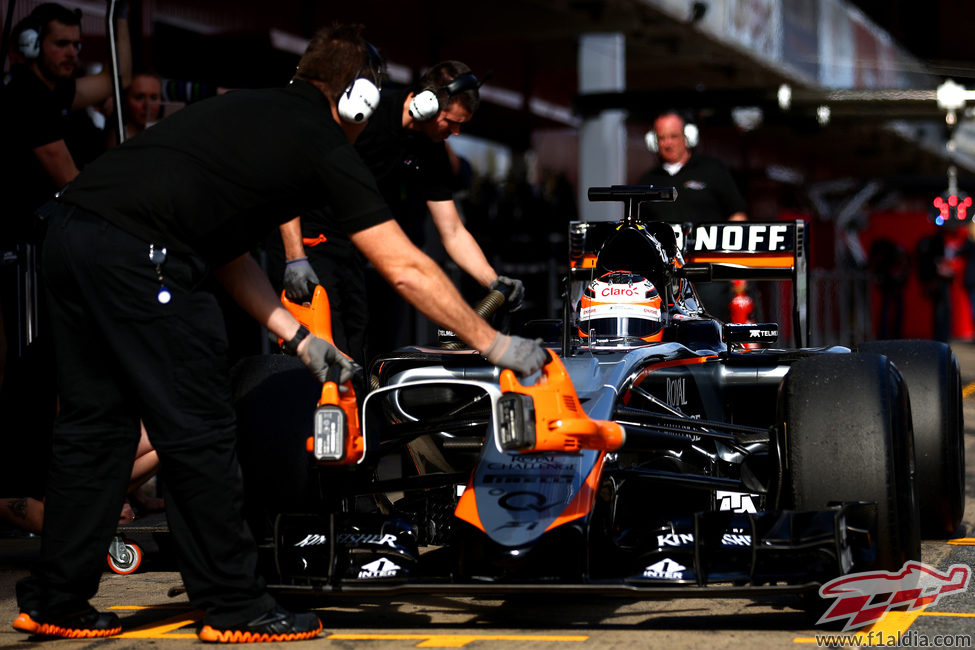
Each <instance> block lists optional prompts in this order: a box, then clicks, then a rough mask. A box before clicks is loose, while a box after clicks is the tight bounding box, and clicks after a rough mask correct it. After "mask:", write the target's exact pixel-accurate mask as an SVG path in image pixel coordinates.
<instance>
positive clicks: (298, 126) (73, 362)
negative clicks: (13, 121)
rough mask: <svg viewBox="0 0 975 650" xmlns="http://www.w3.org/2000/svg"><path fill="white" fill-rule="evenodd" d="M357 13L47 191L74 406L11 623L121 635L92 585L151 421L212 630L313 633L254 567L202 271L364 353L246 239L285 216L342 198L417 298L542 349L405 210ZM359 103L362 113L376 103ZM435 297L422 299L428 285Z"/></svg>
mask: <svg viewBox="0 0 975 650" xmlns="http://www.w3.org/2000/svg"><path fill="white" fill-rule="evenodd" d="M360 34H361V29H360V28H358V27H346V26H334V27H331V28H327V29H324V30H322V31H320V32H319V33H318V34H316V35H315V37H314V38H313V39H312V41H311V43H310V44H309V46H308V49H307V51H306V52H305V54H304V55H303V56H302V58H301V61H300V63H299V66H298V70H297V71H296V73H295V79H294V80H293V82H292V84H291V85H289V86H288V87H287V88H281V89H269V90H251V91H243V90H242V91H236V92H231V93H227V94H225V95H221V96H218V97H214V98H211V99H207V100H204V101H201V102H198V103H195V104H192V105H190V106H188V107H186V108H184V109H183V110H181V111H179V112H178V113H176V114H174V115H172V116H170V117H168V118H166V119H165V120H163V121H162V122H160V123H159V124H158V125H156V126H154V127H153V128H151V129H147V130H145V131H144V132H142V133H140V134H139V135H137V136H136V137H134V138H133V139H132V140H129V141H127V142H125V143H124V144H122V145H121V146H119V147H117V148H115V149H112V150H110V151H108V152H106V153H105V154H104V155H103V156H102V157H101V158H99V159H98V160H96V161H94V162H93V163H92V164H91V165H90V166H89V167H88V168H87V169H86V170H85V171H84V172H83V173H82V174H81V175H80V176H79V177H78V178H77V179H76V180H75V181H73V182H72V183H71V184H70V185H69V186H68V187H67V188H66V189H65V190H63V191H62V192H61V193H60V195H59V199H58V200H57V201H52V202H50V203H48V204H46V205H45V206H43V207H42V209H41V212H42V214H43V215H44V216H45V217H46V218H47V219H48V220H49V226H48V229H47V236H46V239H45V243H44V247H45V252H44V266H43V271H44V274H45V277H46V279H47V282H48V287H49V303H50V310H51V320H52V325H53V330H54V334H55V340H56V344H57V346H56V347H57V363H58V380H59V384H60V395H61V410H60V413H59V416H58V420H57V423H56V426H55V431H54V461H53V468H52V471H51V476H50V483H49V485H50V488H49V492H48V497H47V503H46V509H45V510H46V512H45V521H44V536H43V540H42V548H41V557H40V560H39V562H38V564H37V565H36V567H35V568H34V570H33V571H32V575H31V576H30V577H29V578H25V579H24V580H22V581H21V582H20V583H18V588H17V596H18V603H19V606H20V608H21V614H20V616H18V618H17V620H16V621H15V623H14V627H16V628H17V629H19V630H23V631H26V632H29V633H32V634H43V635H49V636H76V635H78V634H81V635H82V636H109V635H112V634H115V633H118V632H119V631H120V629H121V627H120V624H119V620H118V618H117V617H116V616H115V615H114V614H104V613H99V612H98V611H96V610H94V609H93V608H92V607H91V606H90V605H89V604H88V602H87V601H88V599H89V598H91V597H92V596H93V595H94V594H95V593H96V590H97V588H98V582H99V577H100V575H101V572H102V566H103V562H104V557H105V549H106V548H108V544H109V541H110V539H111V538H112V535H113V534H114V531H115V520H116V517H117V515H118V512H119V508H120V506H121V503H122V498H123V495H124V491H125V486H126V484H127V482H128V475H129V469H130V467H131V464H132V458H133V455H134V452H135V448H136V444H137V443H138V440H139V418H140V416H141V417H142V419H143V420H144V421H145V424H146V428H147V430H148V431H149V432H150V439H151V441H152V443H153V446H154V447H155V448H156V450H157V451H158V453H159V457H160V475H161V477H162V479H163V483H164V485H165V486H166V494H165V500H166V512H167V517H168V522H169V527H170V530H171V531H172V534H173V536H174V538H175V541H176V544H177V548H178V550H179V559H180V571H181V573H182V576H183V581H184V584H185V586H186V588H187V593H188V596H189V598H190V601H191V602H192V603H193V604H194V606H196V607H199V608H200V609H203V610H204V611H205V614H204V619H203V628H202V629H201V631H200V638H201V639H203V640H205V641H290V640H297V639H304V638H310V637H312V636H315V635H317V634H318V633H319V631H320V630H321V623H320V621H319V620H318V618H317V617H316V616H314V615H313V614H310V613H302V614H294V613H291V612H288V611H286V610H284V609H282V608H281V607H279V606H278V605H277V604H276V603H275V601H274V600H273V599H272V598H271V597H270V596H269V595H268V594H267V593H266V591H265V589H264V585H263V583H262V581H261V580H260V579H259V578H258V577H257V575H256V562H257V552H256V551H257V549H256V545H255V542H254V539H253V537H252V535H251V533H250V531H249V530H248V528H247V527H246V525H245V524H244V521H243V516H242V512H241V505H242V503H241V502H242V485H241V479H240V468H239V466H238V463H237V459H236V454H235V435H234V429H235V423H234V411H233V408H232V405H231V399H230V395H229V390H230V389H229V380H228V370H227V367H226V366H227V364H226V358H225V351H226V347H227V338H226V331H225V329H224V326H223V322H222V319H221V317H220V311H219V308H218V306H217V303H216V300H215V298H214V296H213V295H212V294H211V293H209V292H208V290H207V289H206V288H205V286H204V284H203V279H204V277H205V275H206V274H207V272H208V271H210V270H213V273H214V275H215V276H216V278H217V279H218V280H219V281H220V282H221V284H223V286H224V287H225V288H226V289H227V291H228V293H229V294H230V295H231V296H232V297H233V298H234V299H235V300H236V301H237V302H238V303H239V304H240V305H241V306H242V307H244V308H245V310H247V311H248V313H250V314H251V315H252V316H254V318H255V319H257V320H258V321H259V322H260V323H262V324H263V325H265V326H266V327H267V328H268V329H269V330H270V332H271V333H273V334H274V335H276V336H278V337H279V338H281V339H282V340H284V341H285V343H284V345H283V348H284V350H285V351H286V352H288V353H290V354H293V355H297V356H298V357H299V358H300V359H301V360H302V361H303V362H304V363H305V365H306V366H307V367H308V368H309V369H310V370H311V371H312V372H313V374H314V375H315V376H316V377H317V378H318V379H319V380H324V379H325V378H326V377H327V375H328V372H329V367H330V366H335V365H336V364H337V365H338V367H339V369H340V374H341V376H340V378H339V381H340V382H344V381H346V380H348V378H349V377H350V376H351V375H352V372H353V371H354V368H355V366H354V364H353V363H352V362H351V361H350V360H349V359H347V358H345V357H344V356H342V355H341V354H340V353H339V352H338V351H337V350H336V349H335V348H334V347H333V346H332V345H330V344H328V343H327V342H326V341H324V340H322V339H319V338H317V337H315V336H313V335H311V334H309V332H308V330H307V329H306V328H304V327H303V326H299V324H298V322H297V321H296V320H295V319H294V318H293V317H292V316H291V315H290V313H289V312H288V311H287V310H286V309H285V308H284V307H283V306H282V305H281V303H280V302H279V301H278V299H277V296H276V295H275V293H274V292H273V290H272V289H271V286H270V284H269V283H268V281H267V278H266V276H265V275H264V273H263V271H262V270H261V269H260V267H259V266H258V265H257V263H256V261H255V260H254V259H253V258H252V257H251V256H250V255H249V254H248V253H247V251H248V250H249V248H250V247H251V246H252V245H253V244H255V243H256V242H257V241H259V240H260V239H261V238H262V237H264V236H266V235H267V233H268V231H270V230H272V229H273V228H274V227H276V226H278V225H279V224H280V223H281V222H283V221H285V220H286V219H289V218H291V217H292V216H293V215H295V214H300V213H301V212H303V211H306V210H308V209H310V208H312V207H314V206H320V205H322V204H323V203H325V204H327V205H328V206H329V207H330V208H331V210H332V215H333V223H332V225H333V227H335V228H339V229H341V230H343V231H344V232H346V233H348V234H349V237H350V239H351V241H352V243H353V244H355V245H356V246H357V247H358V248H359V249H360V250H361V251H362V252H363V254H364V255H365V256H366V258H367V259H369V260H370V261H371V262H372V263H373V264H375V265H376V267H377V268H378V269H379V270H380V271H381V272H382V273H383V274H384V276H385V277H387V278H388V279H389V281H390V282H393V283H395V284H396V286H397V288H398V289H399V290H400V291H401V292H402V293H403V295H404V296H406V297H407V298H408V299H409V300H411V301H414V302H421V303H422V305H423V308H424V309H425V311H426V313H427V314H428V315H429V316H430V317H431V318H433V319H435V320H438V321H439V322H441V323H442V324H443V325H444V326H446V327H450V328H452V329H454V330H455V331H456V332H457V333H458V335H460V336H461V337H462V338H463V339H464V340H465V341H467V342H468V343H469V344H470V345H471V346H472V347H474V348H475V349H478V350H482V351H483V352H484V354H485V355H486V356H487V357H488V359H490V360H492V361H493V362H494V363H497V364H499V365H501V366H504V367H509V368H513V369H515V370H517V371H518V372H519V373H522V374H524V373H530V372H533V371H534V370H536V369H538V368H539V367H540V366H541V365H542V363H543V362H544V360H545V353H544V351H543V350H542V349H541V348H540V347H539V346H538V345H537V344H534V343H532V342H531V341H528V340H526V339H517V338H514V337H507V336H504V335H502V334H500V333H498V332H496V331H494V330H493V329H492V328H491V327H490V326H489V325H487V323H485V322H484V321H483V320H482V319H480V318H479V317H478V316H477V314H476V313H474V311H473V310H471V309H470V308H469V307H468V306H467V305H466V304H465V303H464V302H463V300H462V299H461V298H460V296H459V295H458V294H457V292H456V291H455V290H454V289H453V287H452V285H451V283H450V281H449V280H448V279H447V277H446V276H445V275H444V274H443V272H442V271H440V269H439V267H437V266H436V264H434V263H433V262H432V260H430V259H429V258H427V257H426V256H424V255H423V254H422V253H421V252H420V251H419V250H418V249H416V248H415V247H414V246H412V245H411V244H410V243H409V240H408V239H407V238H406V236H405V235H404V234H403V232H402V230H401V229H400V228H399V226H398V225H397V224H396V222H395V221H393V220H392V219H391V215H390V213H389V210H388V208H387V207H386V205H385V203H384V202H383V200H382V197H381V195H380V194H379V192H378V190H377V188H376V186H375V182H374V180H373V179H372V176H371V174H370V173H369V171H368V169H367V168H366V167H365V165H364V164H363V163H362V161H361V159H360V158H359V156H358V154H357V153H356V152H355V150H354V149H353V148H352V146H351V141H352V140H354V138H355V136H356V135H357V134H358V132H359V131H361V129H362V127H363V123H362V122H361V121H346V120H345V119H343V118H342V117H340V115H345V114H346V112H343V110H342V108H341V106H342V104H343V99H349V98H352V99H357V98H358V97H359V95H360V93H359V90H358V89H360V88H362V87H363V86H366V85H368V86H369V87H371V88H372V93H373V95H372V96H374V97H375V98H376V99H378V90H376V84H378V81H379V79H380V77H381V74H382V73H381V69H380V66H381V61H380V60H379V59H378V54H376V53H375V50H373V49H372V48H371V46H369V45H368V44H367V43H366V42H365V41H364V40H363V39H362V37H361V35H360ZM362 115H364V113H363V112H362V111H360V112H359V113H358V115H357V117H358V116H362ZM421 298H422V301H421Z"/></svg>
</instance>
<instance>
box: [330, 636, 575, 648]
mask: <svg viewBox="0 0 975 650" xmlns="http://www.w3.org/2000/svg"><path fill="white" fill-rule="evenodd" d="M325 638H326V639H328V640H329V641H333V640H334V641H421V643H418V644H417V645H416V647H417V648H461V647H463V646H465V645H467V644H468V643H471V642H473V641H548V642H553V643H563V642H566V641H588V640H589V637H588V636H547V635H537V636H536V635H528V634H329V635H328V636H327V637H325Z"/></svg>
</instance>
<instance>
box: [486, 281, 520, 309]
mask: <svg viewBox="0 0 975 650" xmlns="http://www.w3.org/2000/svg"><path fill="white" fill-rule="evenodd" d="M502 286H503V287H507V288H508V289H510V290H511V291H510V293H508V298H507V299H506V300H505V302H507V303H508V305H509V309H510V310H511V311H518V310H519V309H521V308H522V303H523V302H524V301H525V285H524V284H522V282H521V280H516V279H515V278H509V277H508V276H506V275H499V276H498V279H497V280H495V281H494V282H492V283H491V286H490V287H488V288H489V289H491V290H492V291H493V290H495V289H500V287H502Z"/></svg>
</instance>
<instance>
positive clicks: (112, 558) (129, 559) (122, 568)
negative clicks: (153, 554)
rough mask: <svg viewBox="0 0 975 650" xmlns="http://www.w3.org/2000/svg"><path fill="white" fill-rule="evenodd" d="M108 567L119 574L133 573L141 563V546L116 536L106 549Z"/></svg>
mask: <svg viewBox="0 0 975 650" xmlns="http://www.w3.org/2000/svg"><path fill="white" fill-rule="evenodd" d="M106 558H107V560H108V566H109V568H110V569H111V570H112V571H114V572H115V573H118V574H119V575H128V574H130V573H134V572H135V571H136V570H137V569H138V568H139V565H140V564H142V548H141V547H140V546H139V545H138V544H136V543H135V542H133V541H130V540H122V539H119V538H116V539H115V540H113V541H112V544H111V546H110V547H109V549H108V555H107V556H106Z"/></svg>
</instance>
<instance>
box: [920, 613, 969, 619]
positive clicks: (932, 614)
mask: <svg viewBox="0 0 975 650" xmlns="http://www.w3.org/2000/svg"><path fill="white" fill-rule="evenodd" d="M921 616H963V617H966V618H975V612H922V613H921Z"/></svg>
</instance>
